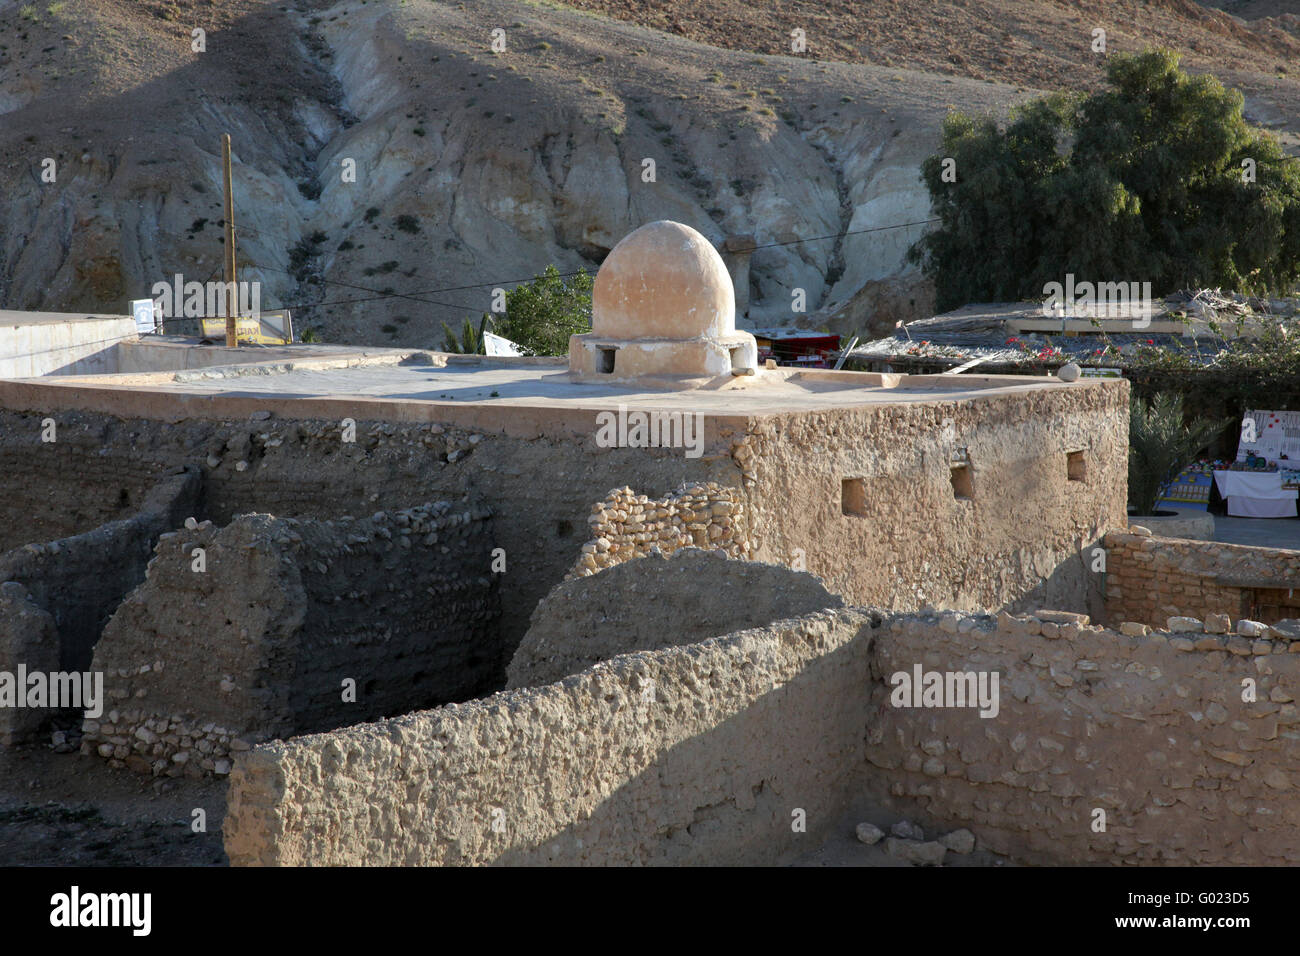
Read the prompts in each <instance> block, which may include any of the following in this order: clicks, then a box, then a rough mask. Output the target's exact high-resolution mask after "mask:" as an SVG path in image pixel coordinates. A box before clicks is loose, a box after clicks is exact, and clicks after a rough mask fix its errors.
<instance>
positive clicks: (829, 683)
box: [224, 609, 871, 866]
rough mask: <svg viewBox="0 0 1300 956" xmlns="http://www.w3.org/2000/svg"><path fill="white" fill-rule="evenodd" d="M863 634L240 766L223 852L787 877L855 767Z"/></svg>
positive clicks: (685, 664) (597, 684) (768, 638)
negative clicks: (767, 871) (739, 869)
mask: <svg viewBox="0 0 1300 956" xmlns="http://www.w3.org/2000/svg"><path fill="white" fill-rule="evenodd" d="M870 634H871V620H870V618H869V616H867V615H864V614H862V613H860V612H857V611H852V610H849V609H842V610H838V611H833V612H832V611H827V612H819V613H816V614H812V615H808V616H807V617H804V618H802V619H799V620H795V621H785V622H781V623H780V624H777V625H772V626H770V627H765V628H761V629H756V630H749V631H742V632H739V633H736V634H732V635H729V636H727V637H723V638H717V639H714V640H709V641H705V642H703V643H700V644H694V645H690V646H687V647H673V648H666V649H662V650H657V651H644V652H640V653H635V654H627V655H623V656H620V657H617V658H614V659H612V660H609V661H604V662H602V663H600V664H597V665H596V666H594V667H592V668H590V669H588V670H584V671H582V672H581V673H580V674H577V675H574V676H572V677H569V678H566V679H565V680H563V681H561V682H559V683H556V684H550V685H547V686H544V687H537V688H525V689H520V690H514V691H508V692H503V693H499V694H494V695H493V696H491V697H488V698H485V699H483V700H476V701H471V702H469V703H465V704H455V705H449V706H446V707H441V708H439V709H437V710H433V711H429V712H427V713H419V714H411V715H408V716H405V717H400V718H397V719H394V720H388V721H383V722H381V723H376V724H366V725H362V726H357V727H351V728H348V729H346V730H343V731H339V732H336V733H331V734H321V735H314V736H308V737H300V738H297V739H294V740H286V741H280V742H276V743H271V744H266V745H263V746H259V747H256V748H254V749H253V750H252V751H250V752H246V753H242V754H240V755H239V756H238V757H237V759H236V764H235V769H234V772H233V773H232V775H231V778H230V803H229V810H228V812H227V816H226V822H225V824H224V834H225V845H226V852H227V854H228V855H229V857H230V861H231V863H232V864H234V865H236V866H240V865H257V864H262V865H303V864H315V865H322V864H324V865H335V864H339V865H373V866H382V865H399V864H400V865H436V864H485V863H522V864H544V863H553V864H601V865H611V864H653V863H658V864H742V863H773V862H780V861H782V860H785V859H789V858H790V857H792V856H794V855H797V854H799V853H801V852H807V850H808V849H809V848H811V847H814V846H816V845H818V844H817V842H816V841H817V840H818V839H819V838H820V837H822V836H824V835H825V834H826V833H827V831H828V828H829V827H831V826H833V825H835V824H836V823H837V822H838V819H837V813H838V810H839V808H840V806H841V805H842V802H843V800H844V799H845V796H846V792H847V787H848V786H850V784H851V777H852V776H853V771H854V768H855V766H860V765H861V762H862V760H863V758H864V752H863V741H862V737H863V733H862V730H863V727H864V726H865V724H866V721H867V712H866V710H865V707H864V704H865V701H866V695H865V694H864V693H863V692H862V691H863V682H864V681H865V680H866V673H867V659H866V658H867V653H868V649H869V645H870ZM796 810H802V811H804V813H805V814H806V821H807V831H806V832H805V833H797V832H794V828H793V827H792V820H793V819H794V816H793V814H794V812H795V811H796ZM494 823H495V824H496V826H495V827H494ZM395 835H396V836H395Z"/></svg>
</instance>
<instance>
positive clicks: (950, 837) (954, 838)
mask: <svg viewBox="0 0 1300 956" xmlns="http://www.w3.org/2000/svg"><path fill="white" fill-rule="evenodd" d="M939 842H940V843H941V844H943V846H944V847H945V848H946V849H948V850H951V851H952V852H953V853H959V854H961V855H962V856H965V855H966V854H968V853H972V852H974V850H975V834H973V833H971V832H970V831H969V830H965V829H962V830H953V831H952V832H951V833H947V834H944V835H943V836H941V837H939Z"/></svg>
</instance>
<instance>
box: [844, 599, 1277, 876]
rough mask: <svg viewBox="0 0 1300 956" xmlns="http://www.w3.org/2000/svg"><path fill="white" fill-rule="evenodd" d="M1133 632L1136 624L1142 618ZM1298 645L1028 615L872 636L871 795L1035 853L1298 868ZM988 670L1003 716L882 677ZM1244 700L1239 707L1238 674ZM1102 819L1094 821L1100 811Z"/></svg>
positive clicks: (905, 619) (949, 617)
mask: <svg viewBox="0 0 1300 956" xmlns="http://www.w3.org/2000/svg"><path fill="white" fill-rule="evenodd" d="M1136 630H1138V631H1139V632H1140V631H1141V630H1144V629H1142V628H1138V629H1136ZM1292 651H1300V642H1291V641H1289V640H1288V639H1287V635H1284V634H1283V633H1281V632H1276V631H1270V632H1268V636H1266V637H1258V638H1247V637H1242V636H1235V635H1210V634H1204V633H1195V634H1170V633H1160V632H1152V633H1148V634H1141V633H1138V634H1135V635H1134V636H1127V635H1125V634H1121V633H1117V632H1115V631H1112V630H1107V629H1102V628H1097V627H1093V626H1090V625H1080V624H1077V623H1073V624H1072V623H1059V622H1052V621H1047V620H1040V619H1039V618H1037V617H1013V616H1011V615H1007V614H1005V613H1004V614H1001V615H999V616H998V618H997V619H996V620H995V619H993V618H991V617H984V616H980V617H967V616H964V615H959V614H955V613H949V614H946V615H944V616H942V617H938V618H936V617H934V616H926V617H921V616H899V617H894V618H889V619H886V620H885V621H884V623H883V624H882V625H881V627H880V628H879V629H878V631H877V638H876V642H875V656H874V659H873V664H872V677H873V681H874V689H873V691H872V694H871V697H872V703H873V705H874V706H873V714H876V715H879V717H880V719H879V720H877V721H876V722H875V723H874V724H872V725H871V726H870V727H869V728H868V752H867V759H868V761H869V764H870V766H871V767H872V768H873V769H872V771H871V773H870V774H869V776H868V789H869V790H870V791H873V792H874V793H876V794H877V795H879V797H880V799H882V800H884V801H888V802H890V803H892V804H893V805H894V806H895V807H896V808H898V809H900V810H901V811H903V812H909V813H914V814H917V815H919V816H920V817H921V818H923V819H924V818H926V817H929V818H931V819H936V820H939V821H942V822H943V823H945V824H948V825H951V824H954V823H957V822H960V825H962V826H966V827H968V828H969V829H971V830H972V831H973V832H974V833H975V834H976V837H977V838H978V839H979V841H980V842H981V843H982V844H983V845H984V846H986V847H988V848H990V849H992V850H994V851H996V852H998V853H1004V854H1010V855H1012V856H1014V857H1016V858H1017V859H1020V860H1022V861H1025V862H1030V863H1066V862H1071V863H1081V862H1096V863H1113V864H1119V863H1135V864H1153V863H1171V864H1184V865H1191V864H1197V865H1199V864H1225V865H1229V864H1231V865H1247V864H1249V865H1256V864H1294V863H1295V862H1297V861H1300V802H1297V800H1296V788H1297V787H1298V786H1300V713H1297V710H1296V705H1295V703H1294V699H1293V698H1294V695H1295V694H1297V693H1300V653H1292ZM916 664H921V665H922V667H923V670H924V671H940V672H944V671H957V672H967V671H977V672H978V671H996V672H998V673H999V674H1000V678H999V681H1000V712H999V713H998V715H997V716H996V717H994V718H982V717H980V716H979V712H978V710H977V709H973V708H959V707H943V708H936V707H923V708H902V707H899V708H895V707H893V706H892V705H891V700H890V695H891V692H892V690H893V687H892V686H891V684H890V676H891V675H892V674H893V673H895V672H898V671H903V672H907V673H912V672H913V668H914V665H916ZM1246 679H1249V680H1251V681H1254V682H1255V699H1254V701H1253V702H1243V700H1242V694H1243V683H1242V682H1243V680H1246ZM1096 809H1101V810H1104V811H1105V814H1106V830H1105V832H1094V830H1093V822H1094V815H1093V814H1094V810H1096Z"/></svg>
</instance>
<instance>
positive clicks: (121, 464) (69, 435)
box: [0, 412, 192, 568]
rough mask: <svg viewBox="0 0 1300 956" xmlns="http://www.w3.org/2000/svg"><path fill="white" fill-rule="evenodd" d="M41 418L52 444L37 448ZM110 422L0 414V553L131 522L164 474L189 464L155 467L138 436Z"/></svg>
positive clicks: (173, 461)
mask: <svg viewBox="0 0 1300 956" xmlns="http://www.w3.org/2000/svg"><path fill="white" fill-rule="evenodd" d="M47 418H53V419H54V420H55V428H54V431H53V436H52V437H53V438H54V441H52V442H49V441H42V440H41V439H42V436H43V435H44V434H46V427H45V426H44V425H43V424H42V423H43V422H44V421H45V420H46V419H47ZM113 422H115V420H113V419H104V418H102V417H98V416H97V417H96V420H95V421H93V422H90V421H87V422H84V423H78V424H75V425H74V424H72V423H70V422H69V421H68V420H67V417H66V416H64V415H61V414H60V415H46V414H42V413H33V414H24V413H14V412H0V474H2V475H4V476H5V493H4V494H3V495H0V552H5V551H11V550H14V549H16V548H21V547H22V546H23V545H25V544H37V543H40V542H45V541H55V540H59V539H62V538H70V537H73V536H75V535H78V534H82V533H84V532H86V531H90V530H93V529H94V528H97V527H99V526H100V525H104V524H108V523H110V522H114V521H122V520H126V519H129V518H130V517H132V516H133V515H134V514H135V513H136V512H137V511H139V510H140V508H141V505H142V502H143V501H144V499H145V497H146V496H147V495H148V493H149V491H150V489H151V488H153V487H154V486H155V485H156V484H157V483H158V481H159V480H160V479H161V478H163V477H164V476H165V475H166V473H167V472H168V471H170V470H171V469H172V468H175V467H176V466H178V465H182V464H185V463H186V462H187V461H189V460H192V459H191V458H186V457H185V456H180V455H177V456H168V457H167V459H166V460H165V461H157V460H154V459H153V458H152V457H151V455H150V454H149V452H148V449H147V448H144V447H141V444H142V443H141V442H140V438H141V435H140V432H138V431H135V430H132V429H130V428H128V427H125V426H124V425H123V423H120V422H116V424H112V423H113ZM65 426H66V427H65ZM141 567H142V568H143V565H142V566H141Z"/></svg>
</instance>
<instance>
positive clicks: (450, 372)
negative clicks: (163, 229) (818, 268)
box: [0, 346, 1097, 421]
mask: <svg viewBox="0 0 1300 956" xmlns="http://www.w3.org/2000/svg"><path fill="white" fill-rule="evenodd" d="M169 347H171V348H174V346H169ZM137 348H138V347H137ZM195 348H206V347H203V346H195ZM296 348H297V347H283V348H279V349H276V350H275V352H276V355H277V356H278V358H277V360H275V361H269V362H260V363H257V362H255V363H252V364H242V365H226V366H216V367H209V368H195V369H189V370H182V371H156V372H132V373H109V374H100V375H52V376H45V377H42V378H34V379H33V378H29V379H11V380H8V381H0V405H2V406H4V407H9V408H19V407H22V406H24V405H25V406H27V407H31V408H41V409H56V408H72V409H77V408H79V409H85V410H94V411H104V412H110V413H114V414H121V415H140V416H141V417H148V418H157V417H162V418H182V417H198V418H218V417H225V416H226V415H230V414H233V415H239V414H247V412H246V411H245V409H257V408H267V409H275V410H276V412H277V414H280V415H282V416H284V417H304V418H310V417H325V418H332V417H343V416H348V415H351V416H352V417H358V418H359V417H366V418H374V419H396V420H415V421H420V420H427V421H434V420H445V417H446V416H447V415H453V416H454V417H455V418H458V419H459V418H462V417H464V415H463V413H464V411H466V410H468V409H470V408H473V409H480V410H481V409H489V408H499V409H502V410H510V409H522V408H529V409H539V410H545V409H554V410H566V409H567V410H575V411H576V410H590V409H596V410H599V409H609V408H612V407H614V406H617V405H620V404H621V405H626V406H627V407H628V408H645V409H652V408H657V409H664V410H669V411H671V410H680V411H684V412H701V413H703V414H705V415H708V416H750V415H763V414H773V413H783V412H791V411H815V410H819V409H828V408H846V407H854V406H864V405H879V404H893V403H907V402H936V401H957V400H963V399H971V398H975V397H979V396H991V395H1007V394H1012V393H1025V392H1031V391H1040V390H1042V389H1063V388H1087V387H1093V386H1095V385H1096V384H1097V383H1095V382H1092V383H1090V382H1082V381H1081V382H1075V383H1072V384H1069V385H1067V384H1065V383H1063V382H1061V381H1059V380H1058V379H1056V378H1054V377H1047V376H1044V377H1042V378H1030V377H1026V376H1023V375H1022V376H1014V375H1008V376H988V375H983V376H971V375H961V376H956V375H894V374H882V373H874V372H834V371H828V370H813V369H794V368H778V369H767V370H764V374H762V375H760V376H737V377H734V378H728V379H726V380H725V381H723V382H721V383H720V384H719V385H718V386H717V387H715V388H709V389H696V390H689V391H681V390H669V389H664V390H657V389H655V388H653V387H651V386H647V385H646V384H644V383H636V382H634V383H626V382H623V383H620V382H609V383H600V384H591V383H582V382H574V381H572V380H571V379H570V378H569V376H568V370H567V366H566V365H564V364H563V359H554V360H538V359H508V358H490V359H489V358H483V357H477V356H456V355H446V354H443V353H433V352H406V351H402V350H395V349H394V350H366V351H364V352H363V351H362V350H357V351H356V352H355V353H348V352H346V351H345V350H339V351H338V352H336V353H335V354H334V355H332V356H321V355H320V353H319V351H316V350H311V349H307V348H304V349H303V352H302V354H303V356H304V357H303V358H301V359H291V358H288V359H287V358H285V356H291V355H293V354H294V352H295V351H296ZM359 405H364V406H367V407H366V408H361V407H358V406H359ZM491 417H493V418H496V417H498V416H495V415H494V416H491Z"/></svg>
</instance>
